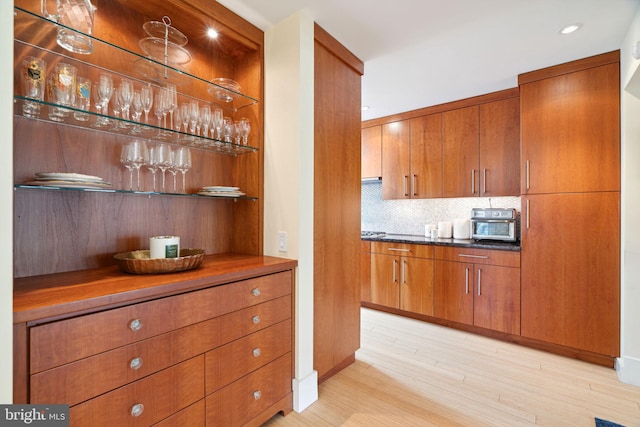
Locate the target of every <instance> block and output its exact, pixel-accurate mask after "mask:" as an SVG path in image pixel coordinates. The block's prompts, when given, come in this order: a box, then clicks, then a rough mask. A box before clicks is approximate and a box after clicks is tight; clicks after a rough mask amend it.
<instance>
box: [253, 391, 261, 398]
mask: <svg viewBox="0 0 640 427" xmlns="http://www.w3.org/2000/svg"><path fill="white" fill-rule="evenodd" d="M261 397H262V392H261V391H260V390H256V391H254V392H253V398H254V399H255V400H258V399H260V398H261Z"/></svg>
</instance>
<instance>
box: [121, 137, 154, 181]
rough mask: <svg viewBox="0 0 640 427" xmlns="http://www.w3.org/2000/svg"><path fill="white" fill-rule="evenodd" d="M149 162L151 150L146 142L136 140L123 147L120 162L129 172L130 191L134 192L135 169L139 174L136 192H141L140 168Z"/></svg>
mask: <svg viewBox="0 0 640 427" xmlns="http://www.w3.org/2000/svg"><path fill="white" fill-rule="evenodd" d="M148 161H149V149H148V147H147V143H146V142H145V141H139V140H134V141H131V142H130V143H128V144H125V145H123V146H122V151H121V153H120V162H121V163H122V164H123V165H124V167H126V168H127V169H128V170H129V190H131V191H133V169H135V170H136V173H137V185H136V190H137V191H140V167H141V166H142V165H144V164H146V163H147V162H148Z"/></svg>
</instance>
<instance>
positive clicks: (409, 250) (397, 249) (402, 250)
mask: <svg viewBox="0 0 640 427" xmlns="http://www.w3.org/2000/svg"><path fill="white" fill-rule="evenodd" d="M388 250H390V251H394V252H411V249H401V248H388Z"/></svg>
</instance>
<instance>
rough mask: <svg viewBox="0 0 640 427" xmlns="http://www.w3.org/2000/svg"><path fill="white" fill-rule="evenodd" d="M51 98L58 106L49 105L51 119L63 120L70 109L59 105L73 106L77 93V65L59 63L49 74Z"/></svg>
mask: <svg viewBox="0 0 640 427" xmlns="http://www.w3.org/2000/svg"><path fill="white" fill-rule="evenodd" d="M48 92H49V100H50V101H51V103H53V104H56V106H51V107H49V119H50V120H53V121H55V122H62V121H64V119H65V118H66V117H67V116H68V115H69V111H70V110H69V109H67V108H62V107H59V105H64V106H69V107H70V106H73V105H74V104H75V95H76V67H74V66H73V65H69V64H65V63H62V62H60V63H58V64H56V65H55V66H54V67H53V70H52V72H51V74H50V75H49V91H48Z"/></svg>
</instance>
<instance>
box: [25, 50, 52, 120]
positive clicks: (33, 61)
mask: <svg viewBox="0 0 640 427" xmlns="http://www.w3.org/2000/svg"><path fill="white" fill-rule="evenodd" d="M46 74H47V63H46V62H45V61H44V60H42V59H39V58H34V57H33V56H27V57H25V58H24V60H23V61H22V95H23V96H24V97H25V98H30V99H34V100H36V101H43V100H44V91H45V87H46ZM40 106H41V104H40V103H38V102H30V101H25V102H24V104H23V105H22V114H23V115H24V116H25V117H38V116H39V115H40Z"/></svg>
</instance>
